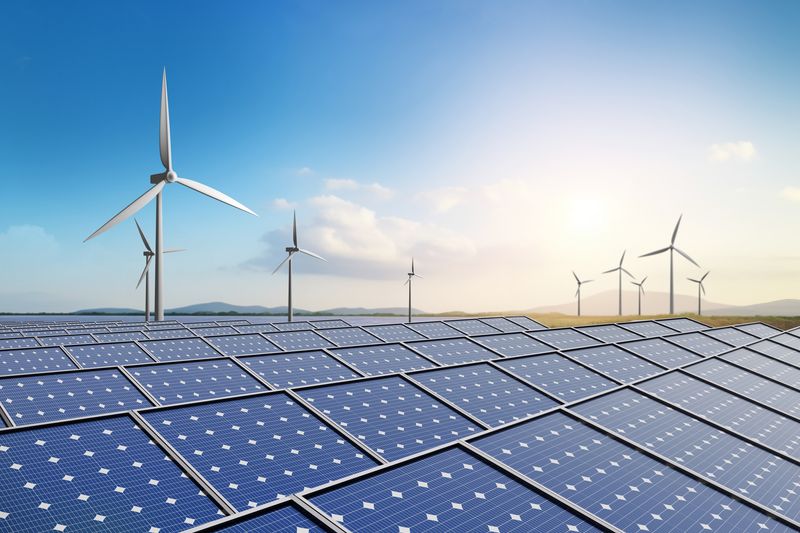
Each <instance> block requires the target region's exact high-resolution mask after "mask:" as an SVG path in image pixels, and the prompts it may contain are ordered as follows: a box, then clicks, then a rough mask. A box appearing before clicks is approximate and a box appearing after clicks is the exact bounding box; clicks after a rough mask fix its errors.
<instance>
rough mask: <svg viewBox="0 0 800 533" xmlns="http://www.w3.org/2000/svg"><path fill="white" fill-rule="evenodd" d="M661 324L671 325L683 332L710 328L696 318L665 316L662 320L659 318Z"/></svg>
mask: <svg viewBox="0 0 800 533" xmlns="http://www.w3.org/2000/svg"><path fill="white" fill-rule="evenodd" d="M656 322H658V323H659V324H662V325H664V326H667V327H670V328H672V329H674V330H676V331H680V332H681V333H688V332H690V331H701V330H704V329H708V326H706V325H705V324H701V323H700V322H697V321H696V320H692V319H690V318H663V319H661V320H657V321H656Z"/></svg>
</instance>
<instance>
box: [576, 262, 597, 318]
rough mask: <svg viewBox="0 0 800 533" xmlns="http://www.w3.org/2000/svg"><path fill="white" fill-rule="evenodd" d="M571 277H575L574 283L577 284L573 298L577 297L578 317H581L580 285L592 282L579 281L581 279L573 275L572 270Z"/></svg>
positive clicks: (590, 280)
mask: <svg viewBox="0 0 800 533" xmlns="http://www.w3.org/2000/svg"><path fill="white" fill-rule="evenodd" d="M572 275H573V276H574V277H575V282H576V283H577V284H578V290H577V291H575V296H577V297H578V316H581V285H583V284H584V283H591V282H593V281H594V280H593V279H585V280H583V281H581V279H580V278H579V277H578V275H577V274H576V273H575V271H574V270H573V271H572Z"/></svg>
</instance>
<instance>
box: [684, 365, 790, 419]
mask: <svg viewBox="0 0 800 533" xmlns="http://www.w3.org/2000/svg"><path fill="white" fill-rule="evenodd" d="M684 371H685V372H688V373H690V374H692V375H695V376H700V377H702V378H705V379H707V380H709V381H712V382H714V383H716V384H718V385H720V386H723V387H725V388H726V389H729V390H732V391H734V392H738V393H739V394H742V395H744V396H747V397H748V398H752V399H753V400H755V401H757V402H761V403H763V404H765V405H769V406H770V407H772V408H775V409H779V410H780V411H782V412H784V413H788V414H790V415H792V416H795V417H800V392H798V391H796V390H795V389H790V388H789V387H786V386H784V385H782V384H780V383H777V382H775V381H772V380H769V379H766V378H763V377H761V376H759V375H758V374H755V373H753V372H749V371H747V370H743V369H741V368H738V367H735V366H733V365H731V364H728V363H726V362H725V361H721V360H719V359H717V358H714V359H708V360H706V361H703V362H702V363H699V364H696V365H691V366H688V367H686V368H685V369H684Z"/></svg>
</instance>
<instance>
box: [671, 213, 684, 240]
mask: <svg viewBox="0 0 800 533" xmlns="http://www.w3.org/2000/svg"><path fill="white" fill-rule="evenodd" d="M682 218H683V215H681V216H679V217H678V223H677V224H675V229H674V230H673V232H672V242H671V243H670V244H675V238H676V237H677V236H678V228H680V227H681V219H682Z"/></svg>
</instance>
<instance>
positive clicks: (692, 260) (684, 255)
mask: <svg viewBox="0 0 800 533" xmlns="http://www.w3.org/2000/svg"><path fill="white" fill-rule="evenodd" d="M673 249H674V250H675V251H676V252H678V253H679V254H681V255H682V256H683V257H685V258H686V259H687V260H689V262H690V263H692V264H693V265H694V266H696V267H697V268H700V265H698V264H697V261H695V260H694V259H692V258H691V257H689V256H688V255H686V253H685V252H682V251H681V250H679V249H678V248H675V247H673Z"/></svg>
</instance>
